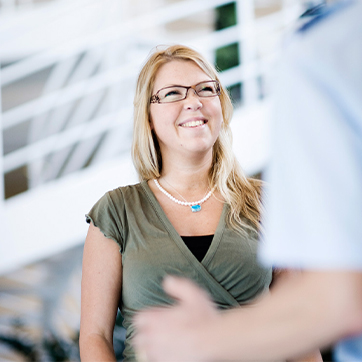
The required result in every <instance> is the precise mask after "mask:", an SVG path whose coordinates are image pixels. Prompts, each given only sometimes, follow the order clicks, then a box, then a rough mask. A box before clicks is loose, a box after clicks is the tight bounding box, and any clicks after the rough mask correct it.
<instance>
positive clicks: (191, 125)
mask: <svg viewBox="0 0 362 362" xmlns="http://www.w3.org/2000/svg"><path fill="white" fill-rule="evenodd" d="M204 123H205V122H204V121H191V122H187V123H184V124H183V125H182V127H196V126H201V125H203V124H204Z"/></svg>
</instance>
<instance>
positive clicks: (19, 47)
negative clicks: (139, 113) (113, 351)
mask: <svg viewBox="0 0 362 362" xmlns="http://www.w3.org/2000/svg"><path fill="white" fill-rule="evenodd" d="M230 3H231V2H230V0H179V1H176V0H153V1H152V2H149V1H141V0H137V1H130V0H128V1H125V0H73V1H69V0H51V1H17V2H13V1H4V0H3V1H0V5H1V8H0V44H1V58H0V61H1V71H0V83H1V88H0V91H1V99H2V109H1V116H0V129H1V133H0V135H1V136H2V137H0V149H2V150H3V152H2V154H0V172H1V175H2V177H1V178H0V190H1V191H0V230H1V243H0V274H6V273H9V272H11V271H13V270H16V269H18V268H19V267H21V266H25V265H28V264H29V263H33V262H35V261H37V260H40V259H44V258H47V257H50V256H52V255H55V254H56V253H59V252H63V251H65V250H67V249H70V248H72V247H74V246H77V245H80V244H81V243H82V242H83V241H84V238H85V235H86V230H87V225H86V224H85V222H84V214H85V213H86V212H87V211H88V210H89V209H90V207H91V206H92V205H93V204H94V202H95V201H96V200H97V199H98V198H99V197H100V196H102V195H103V193H104V192H106V191H107V190H109V189H112V188H115V187H117V186H120V185H124V184H128V183H135V182H137V175H136V173H135V171H134V169H133V166H132V162H131V160H130V144H131V134H132V102H133V94H134V87H135V81H136V76H137V73H138V71H139V70H140V68H141V66H142V64H143V62H144V60H145V58H146V56H147V55H148V53H149V52H150V50H151V49H152V48H153V47H155V46H157V45H159V44H170V43H182V44H185V45H188V46H191V47H195V48H196V49H197V50H199V51H200V52H201V53H203V54H205V55H206V56H207V57H208V58H209V60H210V61H212V62H214V61H215V58H216V53H217V50H218V49H221V48H225V47H228V46H230V45H233V44H236V45H237V49H238V52H239V59H240V61H239V64H237V65H235V66H233V67H231V68H229V69H226V70H223V71H222V73H221V80H222V82H223V84H224V85H226V86H227V87H230V89H232V88H233V87H239V88H240V87H241V88H240V89H241V90H242V91H241V92H242V98H241V100H240V102H238V103H237V107H236V110H235V114H234V118H233V121H232V128H233V130H234V148H235V152H236V153H237V155H238V157H239V160H240V162H241V164H242V166H243V167H244V169H245V171H246V172H247V173H248V174H249V175H252V174H256V173H258V172H260V171H262V170H263V168H264V167H265V164H266V162H267V159H268V114H269V108H270V101H269V94H270V89H271V87H272V84H273V77H272V70H273V69H274V67H275V64H276V62H277V60H278V56H279V53H280V48H281V42H282V39H283V34H284V33H285V31H286V30H287V29H288V28H289V27H291V26H293V24H294V22H295V20H296V19H297V17H298V15H299V14H300V13H301V6H300V4H299V2H298V1H297V0H269V1H266V0H255V1H253V0H238V1H234V2H232V3H233V4H234V6H235V9H236V22H235V24H234V25H232V26H228V27H226V28H223V29H220V30H215V8H220V7H223V6H226V5H227V4H230ZM1 146H2V147H1Z"/></svg>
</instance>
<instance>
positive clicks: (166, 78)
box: [153, 60, 211, 90]
mask: <svg viewBox="0 0 362 362" xmlns="http://www.w3.org/2000/svg"><path fill="white" fill-rule="evenodd" d="M210 79H211V78H210V77H209V76H208V75H207V74H206V73H205V72H204V71H203V70H202V69H201V68H200V67H199V66H198V65H197V64H196V63H194V62H193V61H183V60H172V61H171V62H168V63H166V64H164V65H162V66H161V68H160V69H159V70H158V72H157V74H156V77H155V84H154V87H153V89H154V90H155V89H160V88H163V87H168V86H170V85H183V86H190V85H194V84H196V83H199V82H202V81H205V80H210Z"/></svg>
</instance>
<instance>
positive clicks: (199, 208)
mask: <svg viewBox="0 0 362 362" xmlns="http://www.w3.org/2000/svg"><path fill="white" fill-rule="evenodd" d="M191 211H192V212H198V211H201V205H192V206H191Z"/></svg>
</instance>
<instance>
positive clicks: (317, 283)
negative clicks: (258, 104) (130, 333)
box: [135, 1, 362, 362]
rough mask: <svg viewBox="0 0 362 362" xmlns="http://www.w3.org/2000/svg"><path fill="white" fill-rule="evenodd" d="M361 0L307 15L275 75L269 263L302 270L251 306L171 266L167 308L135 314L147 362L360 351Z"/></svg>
mask: <svg viewBox="0 0 362 362" xmlns="http://www.w3.org/2000/svg"><path fill="white" fill-rule="evenodd" d="M361 19H362V3H361V2H357V1H356V2H350V1H349V2H341V3H338V4H336V5H334V7H332V8H327V10H326V11H325V12H324V13H323V14H320V15H318V16H317V17H315V18H314V19H313V20H312V21H310V22H309V23H307V24H305V25H304V26H303V27H302V28H301V29H300V30H299V31H298V32H297V34H296V35H295V39H294V40H293V42H292V43H291V45H290V46H289V47H288V50H287V52H286V54H285V57H284V61H283V64H282V66H281V70H280V75H279V78H278V83H279V86H278V89H277V92H276V96H277V97H276V109H275V124H274V126H273V149H272V162H271V164H270V167H269V169H268V171H267V175H266V176H267V181H268V182H269V184H270V189H269V190H268V200H269V201H268V211H267V214H266V215H267V217H266V219H265V226H266V240H265V242H264V243H263V245H262V248H261V250H260V257H261V260H262V262H264V263H267V264H272V265H274V266H275V267H278V268H288V269H301V270H302V272H301V273H300V274H297V275H296V276H293V277H290V278H286V279H284V280H281V281H280V282H279V283H277V285H276V286H275V288H273V290H272V292H271V293H270V295H268V296H265V297H264V298H263V299H262V300H260V301H259V303H257V304H255V305H254V306H250V307H246V308H245V307H244V308H240V309H234V310H232V311H227V312H219V311H217V310H216V309H215V308H214V306H213V304H212V302H211V301H210V300H209V298H208V296H207V295H206V294H205V293H204V292H203V291H201V290H200V289H199V288H198V287H196V286H195V285H194V284H192V283H191V282H189V281H187V280H183V279H179V278H174V277H170V278H169V279H166V280H165V282H164V287H165V290H166V292H168V293H169V294H170V295H171V296H173V297H174V298H175V299H176V301H177V302H176V304H175V306H173V307H171V308H168V309H151V310H148V311H145V312H143V313H141V314H140V315H139V316H138V318H137V325H138V335H137V336H136V338H135V345H136V347H137V350H138V351H139V355H140V358H141V359H143V360H150V361H183V362H185V361H227V360H238V361H242V360H245V361H266V360H278V359H288V358H295V357H298V356H300V355H302V354H305V353H307V352H309V351H312V350H314V349H315V348H319V347H324V346H328V345H330V344H334V343H335V342H337V341H339V343H338V344H337V347H336V355H335V358H336V360H337V361H343V362H344V361H348V362H352V361H362V20H361Z"/></svg>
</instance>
